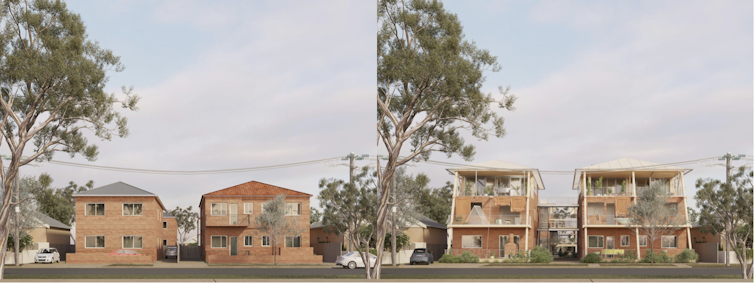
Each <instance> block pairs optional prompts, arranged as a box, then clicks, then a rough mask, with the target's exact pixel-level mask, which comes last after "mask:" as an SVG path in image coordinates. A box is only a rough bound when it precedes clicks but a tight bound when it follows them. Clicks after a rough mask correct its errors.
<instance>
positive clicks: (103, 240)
mask: <svg viewBox="0 0 754 283" xmlns="http://www.w3.org/2000/svg"><path fill="white" fill-rule="evenodd" d="M86 237H95V238H94V244H95V247H88V246H87V245H86V243H87V242H86ZM96 237H102V242H104V243H103V245H102V246H101V247H96V245H97V238H96ZM106 246H107V238H106V237H105V235H85V236H84V248H85V249H104V248H105V247H106Z"/></svg>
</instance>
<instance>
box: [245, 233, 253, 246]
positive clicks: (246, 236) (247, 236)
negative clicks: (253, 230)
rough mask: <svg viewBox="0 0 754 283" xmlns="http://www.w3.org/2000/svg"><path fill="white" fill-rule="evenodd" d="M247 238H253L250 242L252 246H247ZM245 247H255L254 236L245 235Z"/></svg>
mask: <svg viewBox="0 0 754 283" xmlns="http://www.w3.org/2000/svg"><path fill="white" fill-rule="evenodd" d="M246 238H251V241H249V242H251V245H247V244H246ZM243 246H244V247H253V246H254V236H252V235H244V236H243Z"/></svg>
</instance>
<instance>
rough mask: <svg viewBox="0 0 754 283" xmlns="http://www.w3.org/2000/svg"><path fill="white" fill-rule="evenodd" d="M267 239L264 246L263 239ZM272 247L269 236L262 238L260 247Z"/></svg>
mask: <svg viewBox="0 0 754 283" xmlns="http://www.w3.org/2000/svg"><path fill="white" fill-rule="evenodd" d="M265 238H267V244H266V245H265V244H264V239H265ZM270 246H272V239H270V236H262V247H270Z"/></svg>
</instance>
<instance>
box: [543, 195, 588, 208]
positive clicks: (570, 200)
mask: <svg viewBox="0 0 754 283" xmlns="http://www.w3.org/2000/svg"><path fill="white" fill-rule="evenodd" d="M537 204H538V205H540V206H578V205H579V199H578V198H576V197H571V196H567V197H540V198H539V201H538V203H537Z"/></svg>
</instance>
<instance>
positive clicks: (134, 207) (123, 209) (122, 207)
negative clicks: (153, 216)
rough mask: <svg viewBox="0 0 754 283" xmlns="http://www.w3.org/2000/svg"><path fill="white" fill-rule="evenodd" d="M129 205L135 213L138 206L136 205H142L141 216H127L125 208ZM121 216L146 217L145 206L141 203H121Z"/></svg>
mask: <svg viewBox="0 0 754 283" xmlns="http://www.w3.org/2000/svg"><path fill="white" fill-rule="evenodd" d="M129 204H130V205H131V209H132V210H133V211H136V206H135V205H137V204H138V205H140V206H141V214H131V215H127V214H126V208H125V206H126V205H129ZM120 215H121V216H144V204H143V203H141V202H124V203H121V206H120Z"/></svg>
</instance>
